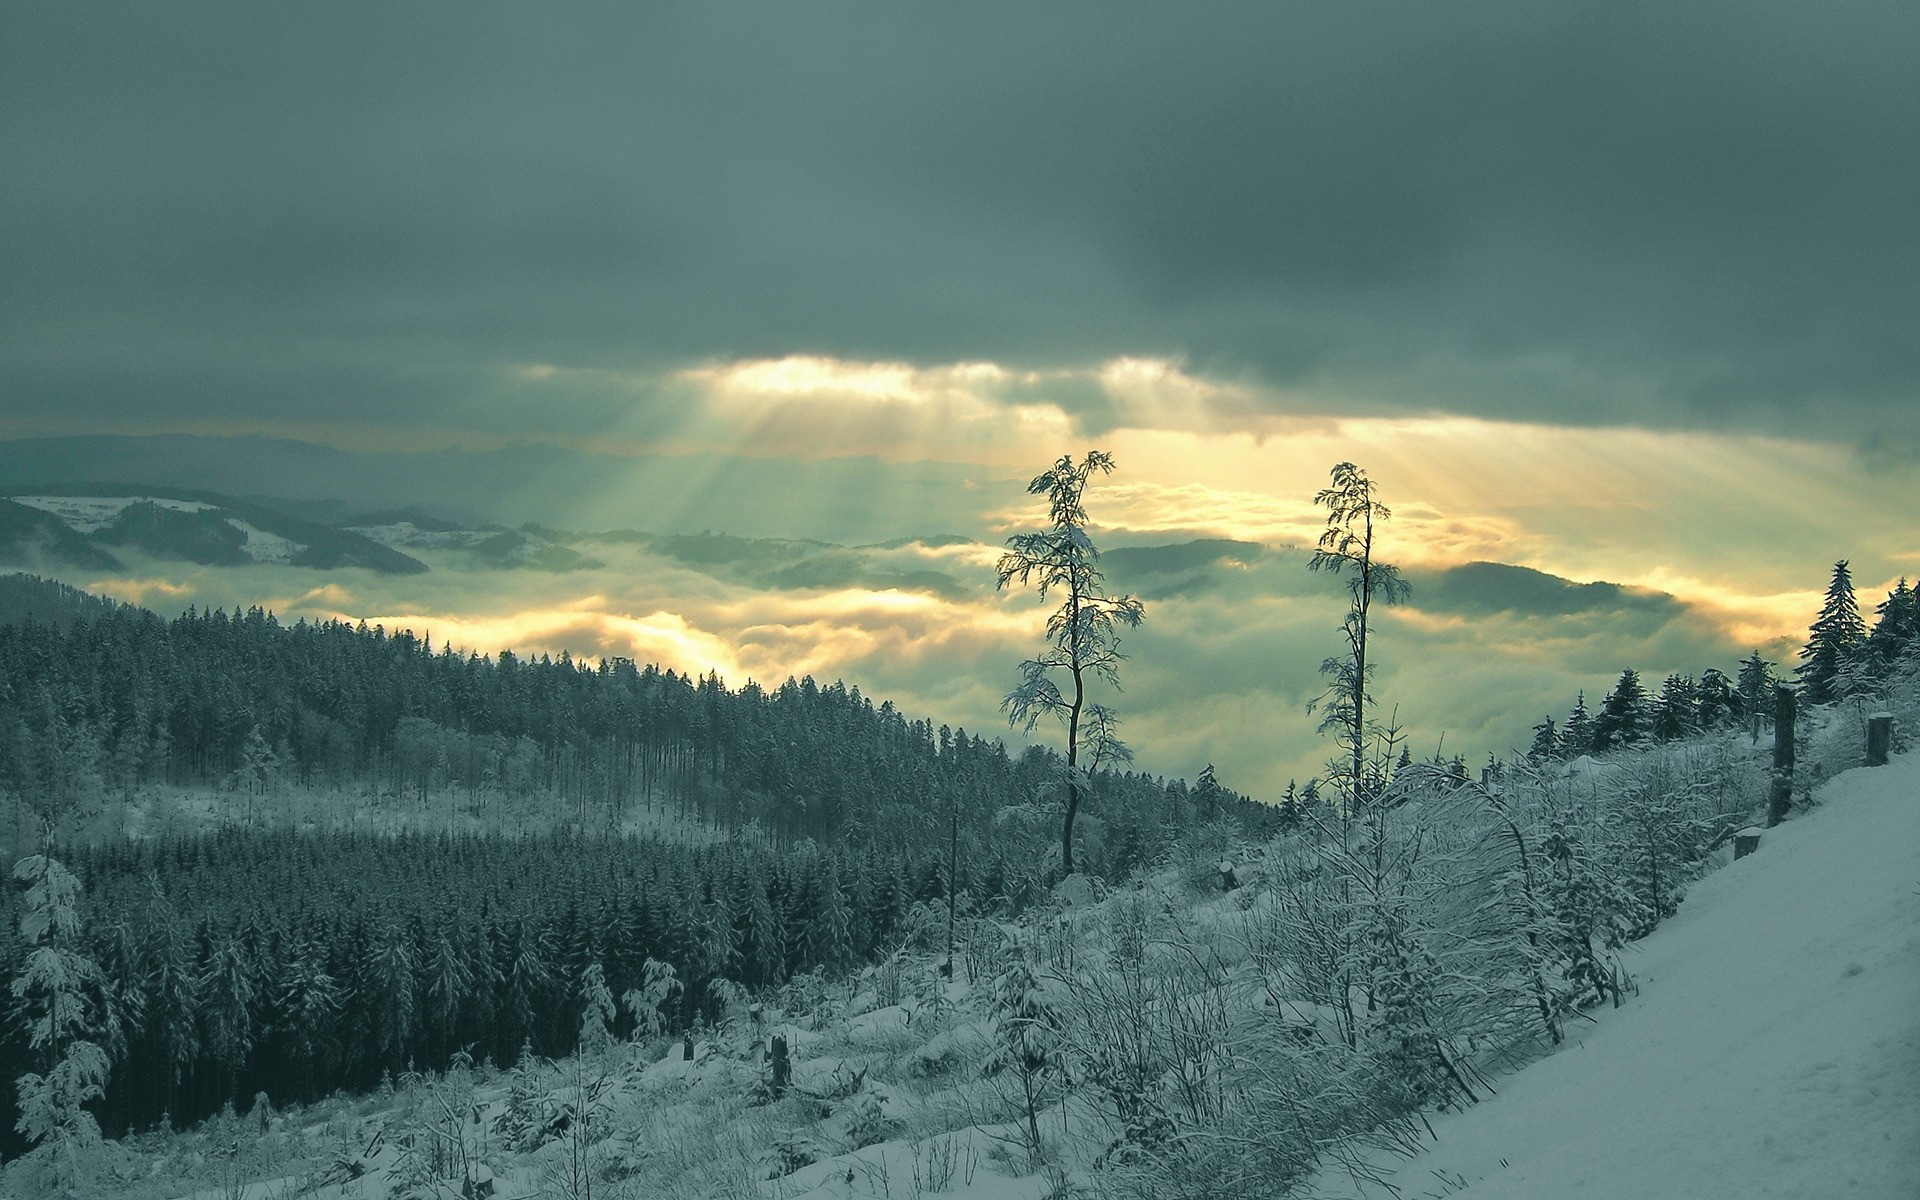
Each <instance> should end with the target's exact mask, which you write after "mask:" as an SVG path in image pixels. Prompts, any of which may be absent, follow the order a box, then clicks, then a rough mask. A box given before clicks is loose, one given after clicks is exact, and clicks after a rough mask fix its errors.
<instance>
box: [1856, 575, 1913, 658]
mask: <svg viewBox="0 0 1920 1200" xmlns="http://www.w3.org/2000/svg"><path fill="white" fill-rule="evenodd" d="M1916 647H1920V589H1915V588H1913V587H1910V586H1908V584H1907V579H1906V576H1904V575H1903V576H1901V577H1900V582H1899V583H1898V584H1896V585H1894V589H1893V590H1892V591H1891V592H1889V593H1887V598H1886V599H1885V600H1882V601H1881V602H1880V603H1879V604H1878V605H1876V606H1875V607H1874V622H1873V632H1872V633H1870V634H1868V635H1867V650H1868V652H1869V654H1870V655H1871V657H1872V659H1873V663H1874V666H1875V668H1876V669H1878V670H1879V671H1881V672H1885V671H1887V670H1889V669H1891V668H1892V667H1893V666H1894V664H1895V663H1897V662H1898V661H1899V660H1900V659H1901V657H1902V656H1903V655H1906V654H1907V653H1909V652H1911V651H1913V650H1914V649H1915V648H1916Z"/></svg>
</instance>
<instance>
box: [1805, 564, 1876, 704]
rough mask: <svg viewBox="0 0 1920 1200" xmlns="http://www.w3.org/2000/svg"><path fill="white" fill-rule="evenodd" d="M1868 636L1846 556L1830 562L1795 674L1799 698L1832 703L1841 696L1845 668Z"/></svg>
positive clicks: (1851, 661)
mask: <svg viewBox="0 0 1920 1200" xmlns="http://www.w3.org/2000/svg"><path fill="white" fill-rule="evenodd" d="M1866 638H1867V626H1866V622H1865V621H1864V620H1862V619H1861V616H1860V604H1859V602H1858V601H1857V600H1855V599H1854V595H1853V575H1852V573H1851V572H1850V571H1849V570H1848V566H1847V560H1846V559H1844V558H1843V559H1841V560H1840V561H1839V562H1837V563H1834V564H1833V577H1832V578H1831V579H1830V580H1828V582H1827V596H1826V600H1825V601H1824V602H1822V604H1821V606H1820V615H1819V616H1818V617H1817V618H1815V619H1814V622H1813V627H1812V628H1811V629H1809V630H1808V631H1807V644H1806V645H1805V646H1803V647H1801V650H1800V665H1799V666H1797V667H1795V668H1794V674H1795V675H1796V676H1798V677H1799V680H1800V688H1801V691H1800V695H1801V699H1802V700H1803V701H1805V702H1806V703H1808V704H1831V703H1833V702H1834V701H1835V700H1839V699H1842V698H1843V696H1842V693H1843V692H1844V691H1845V683H1844V679H1845V676H1846V673H1847V668H1848V667H1849V666H1851V665H1852V663H1853V659H1854V657H1855V656H1856V655H1857V654H1858V653H1859V652H1860V649H1861V647H1862V645H1863V644H1864V643H1865V641H1866Z"/></svg>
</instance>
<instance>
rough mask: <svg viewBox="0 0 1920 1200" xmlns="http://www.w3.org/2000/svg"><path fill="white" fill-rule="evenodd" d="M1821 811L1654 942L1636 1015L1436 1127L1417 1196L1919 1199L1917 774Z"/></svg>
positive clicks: (1888, 776)
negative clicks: (1495, 1096) (1489, 1099)
mask: <svg viewBox="0 0 1920 1200" xmlns="http://www.w3.org/2000/svg"><path fill="white" fill-rule="evenodd" d="M1821 799H1822V801H1823V803H1822V804H1821V806H1820V807H1819V808H1817V809H1815V810H1814V811H1812V812H1810V813H1806V814H1803V815H1801V816H1799V817H1797V818H1796V819H1794V820H1792V821H1789V822H1788V823H1787V824H1785V825H1782V826H1781V827H1779V828H1777V829H1774V830H1770V831H1768V832H1767V833H1766V835H1765V837H1764V839H1763V840H1762V842H1761V845H1760V849H1759V850H1758V851H1757V852H1756V853H1754V854H1753V855H1750V856H1749V857H1747V858H1744V859H1742V860H1740V861H1739V862H1737V863H1734V864H1732V865H1731V866H1729V867H1727V868H1725V869H1723V870H1721V871H1719V872H1717V873H1715V874H1714V875H1712V876H1709V877H1708V878H1706V879H1704V880H1702V881H1700V882H1699V883H1698V884H1696V885H1695V886H1694V887H1693V889H1692V890H1691V891H1690V892H1689V893H1688V895H1687V901H1686V903H1685V904H1684V905H1683V906H1682V907H1681V909H1680V912H1679V914H1678V915H1677V916H1675V917H1674V918H1673V919H1672V920H1670V921H1669V922H1667V923H1666V924H1664V925H1663V926H1661V928H1660V929H1659V930H1658V931H1656V932H1655V933H1654V934H1652V935H1651V936H1650V937H1648V938H1646V939H1645V940H1644V941H1642V942H1640V943H1638V946H1637V951H1636V953H1635V954H1634V956H1633V957H1632V958H1631V959H1630V960H1629V967H1630V969H1632V970H1633V971H1634V974H1635V976H1636V977H1637V979H1638V980H1639V982H1640V984H1641V985H1642V990H1641V992H1640V995H1639V996H1637V997H1635V998H1633V999H1631V1000H1630V1001H1629V1002H1628V1003H1627V1005H1626V1006H1625V1007H1623V1008H1620V1009H1618V1010H1615V1011H1608V1012H1603V1013H1601V1014H1599V1018H1598V1023H1597V1024H1592V1025H1586V1026H1585V1027H1584V1032H1582V1031H1580V1030H1575V1031H1572V1034H1571V1036H1570V1039H1569V1044H1568V1045H1567V1047H1566V1048H1565V1049H1563V1050H1562V1051H1560V1052H1559V1053H1558V1054H1556V1055H1554V1056H1552V1057H1550V1058H1547V1059H1545V1060H1543V1061H1541V1062H1538V1063H1535V1064H1534V1065H1532V1066H1530V1067H1528V1068H1527V1069H1525V1070H1524V1071H1521V1072H1519V1073H1518V1074H1515V1075H1512V1076H1509V1077H1508V1078H1507V1079H1506V1080H1505V1081H1504V1082H1501V1081H1496V1086H1497V1087H1498V1088H1499V1091H1500V1095H1499V1096H1498V1097H1497V1098H1495V1099H1493V1100H1491V1101H1487V1102H1485V1103H1482V1104H1481V1105H1479V1106H1477V1107H1475V1108H1473V1109H1470V1110H1469V1111H1467V1112H1464V1113H1458V1114H1444V1115H1440V1116H1435V1117H1433V1118H1432V1123H1433V1127H1434V1130H1435V1132H1436V1133H1437V1134H1438V1135H1439V1142H1438V1144H1437V1145H1435V1146H1434V1147H1433V1148H1432V1149H1431V1150H1429V1151H1427V1152H1426V1153H1424V1154H1421V1155H1420V1156H1418V1157H1416V1158H1414V1159H1412V1160H1410V1161H1405V1162H1400V1163H1398V1164H1397V1165H1394V1171H1393V1174H1392V1177H1391V1181H1392V1182H1393V1184H1394V1185H1395V1186H1396V1187H1397V1188H1399V1189H1400V1192H1401V1194H1402V1195H1403V1196H1406V1197H1426V1196H1436V1197H1437V1196H1448V1197H1456V1198H1461V1200H1509V1198H1511V1200H1542V1198H1549V1197H1554V1198H1557V1197H1593V1198H1596V1200H1597V1198H1600V1197H1620V1198H1622V1200H1629V1198H1630V1200H1648V1198H1652V1197H1689V1198H1696V1197H1717V1196H1727V1197H1760V1196H1778V1197H1810V1198H1813V1197H1818V1198H1823V1200H1824V1198H1827V1197H1849V1198H1851V1197H1861V1198H1866V1197H1873V1198H1876V1200H1878V1198H1884V1200H1915V1197H1920V756H1907V757H1905V758H1903V759H1899V760H1896V761H1895V762H1894V763H1893V765H1891V766H1887V767H1882V768H1879V769H1876V770H1868V769H1860V770H1855V771H1850V772H1848V773H1847V774H1845V775H1842V776H1840V777H1839V778H1837V779H1835V780H1833V781H1832V782H1831V783H1829V784H1828V785H1827V786H1826V787H1825V788H1824V789H1822V791H1821ZM1390 1165H1392V1164H1390ZM1343 1185H1344V1187H1343ZM1326 1189H1327V1190H1328V1191H1329V1192H1330V1193H1333V1194H1341V1193H1342V1191H1343V1190H1344V1191H1345V1192H1347V1193H1351V1190H1352V1185H1350V1184H1345V1181H1344V1180H1339V1179H1329V1180H1327V1181H1326ZM1362 1194H1366V1195H1374V1196H1378V1195H1381V1194H1383V1193H1381V1192H1380V1191H1379V1190H1378V1189H1373V1190H1371V1191H1369V1192H1366V1193H1362Z"/></svg>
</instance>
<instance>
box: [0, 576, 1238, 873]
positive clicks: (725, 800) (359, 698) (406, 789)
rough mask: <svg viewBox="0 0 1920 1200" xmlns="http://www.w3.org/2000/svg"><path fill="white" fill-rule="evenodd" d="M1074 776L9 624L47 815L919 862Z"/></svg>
mask: <svg viewBox="0 0 1920 1200" xmlns="http://www.w3.org/2000/svg"><path fill="white" fill-rule="evenodd" d="M1057 757H1058V756H1057V755H1055V754H1054V753H1053V752H1052V751H1050V750H1046V749H1039V748H1029V749H1027V750H1025V751H1023V752H1022V753H1021V754H1020V755H1018V756H1016V755H1014V754H1011V753H1009V751H1008V750H1007V748H1006V747H1005V746H1004V745H1003V744H1002V743H1001V742H1000V741H998V740H997V739H996V740H993V741H988V740H986V739H983V738H980V737H976V736H973V735H970V734H968V733H967V731H966V730H964V729H961V730H952V729H949V728H948V727H946V726H939V727H938V728H936V727H935V726H934V725H933V723H932V722H930V721H926V720H909V719H908V718H907V717H905V716H904V715H903V714H901V713H900V712H899V711H898V710H897V709H895V708H894V706H893V704H892V703H891V702H890V701H888V702H883V703H881V704H878V705H876V704H874V703H873V702H872V700H870V699H868V698H867V697H864V696H862V695H861V693H860V689H859V688H857V687H852V688H850V687H847V686H845V685H844V684H842V683H840V682H837V681H836V682H834V683H831V684H828V685H826V686H824V687H823V686H819V685H817V684H816V683H815V682H814V680H813V679H812V678H811V677H809V678H805V679H800V680H793V679H788V680H787V681H786V682H785V683H783V684H781V685H780V686H779V687H777V688H774V689H772V690H768V689H765V688H762V687H761V686H759V685H758V684H756V683H753V682H751V681H749V682H747V683H746V684H745V685H743V686H741V687H739V688H737V689H736V688H728V687H727V686H725V684H724V683H723V682H722V681H721V679H720V678H719V676H718V675H715V674H708V675H705V676H700V677H695V676H692V675H683V674H678V673H676V672H674V671H671V670H661V669H660V668H658V667H656V666H652V665H647V666H640V665H637V664H635V663H633V662H632V661H631V660H627V659H622V658H610V659H605V660H602V661H600V662H598V663H587V662H584V661H578V660H575V659H573V658H572V657H571V656H570V655H569V654H567V653H565V652H563V653H562V654H561V655H560V657H559V658H558V659H554V658H550V657H548V656H546V655H542V656H540V657H539V658H537V659H536V658H524V659H523V658H521V657H519V656H517V655H515V654H513V653H512V652H511V651H503V652H501V653H500V654H498V655H497V656H483V655H479V654H473V653H468V654H460V653H458V652H455V651H454V650H452V649H451V648H448V647H444V646H443V647H442V648H441V649H440V650H439V651H437V652H436V651H435V650H434V649H433V646H432V644H431V642H430V641H428V640H426V639H423V638H420V637H417V636H415V635H414V634H412V633H410V632H406V631H400V632H392V633H389V632H388V631H387V630H385V629H384V628H381V627H378V626H376V627H372V628H369V627H368V626H366V625H365V624H360V625H349V624H346V623H344V622H337V621H335V622H322V623H308V622H305V621H301V622H298V623H296V624H293V625H291V626H287V625H282V624H281V623H280V622H279V621H278V620H277V619H276V618H275V617H274V616H273V615H272V614H270V613H267V612H265V611H263V610H261V609H259V608H254V609H251V610H248V611H246V612H239V611H235V612H233V613H227V612H224V611H220V610H217V609H216V610H213V611H210V612H196V611H189V612H188V613H186V614H185V615H183V616H181V617H178V618H176V619H174V620H172V621H164V620H162V619H160V618H159V617H157V616H155V615H154V614H152V613H149V612H147V611H145V610H142V609H137V608H132V607H120V608H116V609H114V610H112V611H110V612H107V613H105V614H100V615H83V616H81V617H78V618H76V619H74V620H72V621H71V622H70V623H69V624H67V625H66V626H64V627H61V626H58V625H54V624H32V623H30V624H22V625H9V626H0V786H4V787H6V788H8V789H9V790H11V791H13V792H14V793H16V794H17V795H19V796H20V797H21V798H22V799H23V800H24V801H25V802H26V803H27V804H29V805H30V806H32V807H34V808H36V809H37V810H40V811H43V812H48V811H64V810H67V809H69V808H70V807H71V806H72V805H74V804H78V803H84V802H86V801H88V800H89V799H91V798H97V797H98V796H100V795H103V794H106V795H112V794H128V793H131V792H133V791H135V790H136V789H138V788H140V787H142V786H145V785H150V784H176V785H195V786H202V787H229V788H233V789H235V790H242V791H246V792H248V793H250V794H257V795H260V796H263V797H270V796H271V795H272V794H273V793H275V792H278V791H281V790H283V789H287V788H292V787H341V786H359V787H371V788H373V789H375V790H376V791H377V792H379V793H381V794H383V795H386V796H388V797H390V798H392V799H393V800H394V801H395V802H399V803H404V802H406V801H409V800H411V801H412V802H414V803H417V804H420V805H423V806H424V805H428V804H432V803H435V802H439V803H444V804H453V805H458V806H464V807H465V808H466V809H467V810H468V811H469V812H472V813H475V814H477V815H480V816H482V817H484V816H485V814H486V811H487V808H488V806H489V804H490V803H491V802H493V801H495V800H497V799H499V798H501V797H504V796H526V795H531V794H538V795H541V796H544V797H550V798H551V799H552V801H553V802H554V804H555V805H556V809H555V815H556V817H559V818H564V819H567V820H571V821H573V822H575V823H577V824H580V825H583V826H587V825H594V824H600V825H604V826H610V827H611V826H617V825H619V823H620V822H621V821H622V819H623V818H624V817H625V816H626V815H628V814H629V813H630V812H632V811H633V810H634V809H635V808H637V807H642V806H657V807H660V808H663V809H665V810H667V811H669V812H671V813H672V814H674V815H676V816H678V817H681V818H684V819H686V820H689V821H694V822H698V823H701V824H704V825H706V826H709V827H711V828H714V829H717V830H725V831H735V830H741V829H745V828H748V827H749V826H755V827H757V828H758V830H759V831H761V832H763V833H764V834H765V835H767V836H768V837H770V838H772V839H774V840H776V841H783V842H790V841H795V840H798V839H803V838H808V837H812V838H816V839H821V840H826V839H833V840H835V841H844V842H850V843H854V844H858V845H863V846H868V845H871V846H877V845H888V846H897V845H902V844H906V843H911V842H914V841H917V840H919V839H921V838H923V837H926V836H929V833H930V831H931V830H934V829H936V828H937V830H938V832H939V833H940V834H941V835H942V836H944V835H945V833H946V831H947V826H948V824H949V823H950V817H951V815H952V814H953V813H956V812H957V813H958V814H959V819H960V822H961V823H962V824H963V825H965V826H967V827H968V828H970V829H975V830H980V829H983V828H985V827H986V826H987V825H989V824H991V822H992V821H993V819H994V817H995V815H996V813H997V812H998V811H999V810H1000V809H1002V808H1004V807H1005V806H1007V805H1008V804H1009V803H1020V802H1023V801H1028V800H1032V799H1035V798H1036V797H1038V796H1040V795H1041V794H1042V792H1043V790H1044V789H1045V788H1046V787H1047V785H1048V784H1050V783H1052V782H1054V781H1056V780H1057V779H1058V777H1059V774H1060V771H1059V767H1058V763H1057V762H1056V761H1055V760H1056V759H1057ZM1090 804H1091V806H1092V808H1093V810H1094V811H1095V812H1096V813H1097V814H1099V815H1101V816H1103V817H1105V818H1107V819H1108V820H1109V821H1111V822H1115V823H1118V824H1121V825H1126V824H1133V825H1138V826H1139V827H1140V830H1141V831H1142V836H1143V837H1147V838H1148V839H1149V840H1153V839H1156V838H1158V837H1160V836H1162V835H1163V832H1164V831H1165V830H1167V829H1169V828H1171V829H1179V828H1183V827H1185V826H1187V825H1188V824H1191V823H1193V822H1194V821H1196V820H1198V821H1205V820H1211V819H1215V818H1218V817H1223V816H1233V817H1236V818H1238V819H1242V820H1249V821H1259V820H1264V819H1267V817H1268V816H1269V815H1270V810H1268V809H1266V808H1264V807H1263V806H1260V805H1257V804H1255V803H1253V802H1252V801H1250V800H1248V799H1247V798H1246V797H1244V796H1241V795H1239V794H1237V793H1235V792H1233V791H1232V790H1231V789H1228V788H1224V787H1217V786H1216V787H1211V788H1208V789H1206V790H1204V791H1203V792H1200V791H1196V790H1195V789H1193V788H1190V787H1188V785H1187V784H1186V783H1185V782H1184V781H1180V780H1172V781H1169V780H1165V779H1160V778H1156V777H1152V776H1148V775H1144V774H1139V773H1135V772H1132V771H1106V772H1103V773H1102V774H1101V777H1100V780H1099V787H1098V788H1097V790H1096V794H1095V796H1094V797H1093V798H1092V799H1091V801H1090Z"/></svg>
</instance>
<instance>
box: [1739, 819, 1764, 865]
mask: <svg viewBox="0 0 1920 1200" xmlns="http://www.w3.org/2000/svg"><path fill="white" fill-rule="evenodd" d="M1759 848H1760V831H1759V830H1758V829H1755V828H1754V827H1753V826H1751V825H1749V826H1747V827H1746V828H1745V829H1741V830H1738V831H1736V832H1735V833H1734V835H1733V857H1734V858H1735V859H1742V858H1745V857H1746V856H1747V855H1749V854H1752V853H1753V852H1754V851H1755V850H1758V849H1759Z"/></svg>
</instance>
